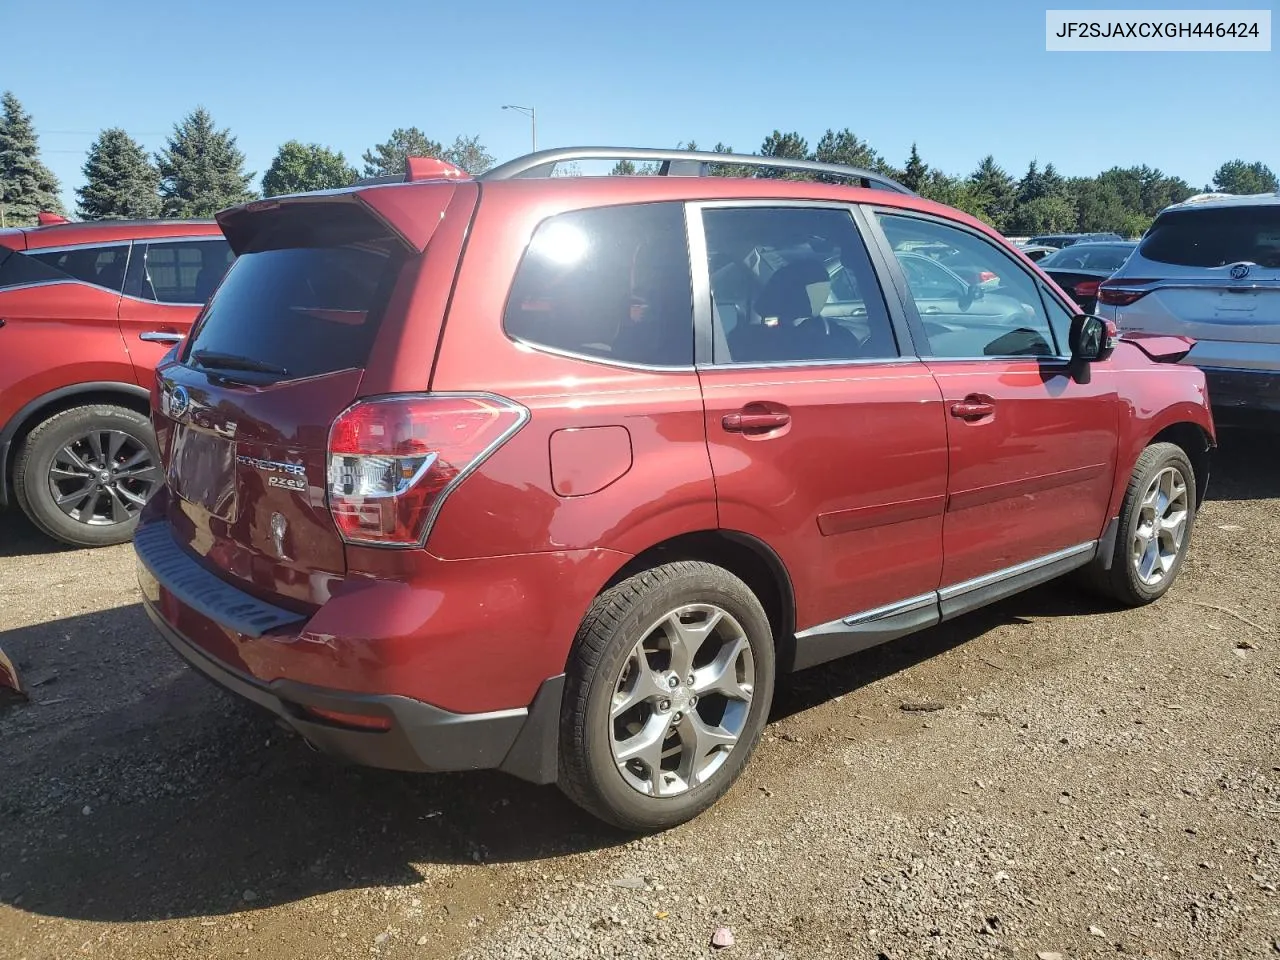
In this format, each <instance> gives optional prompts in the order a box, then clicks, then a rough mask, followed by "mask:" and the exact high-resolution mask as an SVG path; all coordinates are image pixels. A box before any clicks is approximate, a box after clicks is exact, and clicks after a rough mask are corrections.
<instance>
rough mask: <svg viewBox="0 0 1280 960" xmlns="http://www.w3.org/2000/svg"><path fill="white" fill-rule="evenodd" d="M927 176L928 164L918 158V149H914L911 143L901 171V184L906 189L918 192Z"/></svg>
mask: <svg viewBox="0 0 1280 960" xmlns="http://www.w3.org/2000/svg"><path fill="white" fill-rule="evenodd" d="M927 176H929V166H928V164H926V163H925V162H924V161H923V160H921V159H920V151H919V150H917V149H916V145H915V144H914V143H913V144H911V156H909V157H907V166H906V168H905V169H904V170H903V171H902V185H903V186H904V187H906V188H907V189H908V190H914V191H915V192H916V193H919V192H920V187H921V186H923V185H924V182H925V178H926V177H927Z"/></svg>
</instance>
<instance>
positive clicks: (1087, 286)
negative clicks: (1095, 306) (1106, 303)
mask: <svg viewBox="0 0 1280 960" xmlns="http://www.w3.org/2000/svg"><path fill="white" fill-rule="evenodd" d="M1098 282H1099V281H1097V280H1081V281H1080V282H1079V283H1077V284H1076V286H1075V290H1074V291H1073V292H1074V293H1075V295H1076V296H1077V297H1079V298H1081V299H1084V298H1085V297H1096V296H1097V295H1098Z"/></svg>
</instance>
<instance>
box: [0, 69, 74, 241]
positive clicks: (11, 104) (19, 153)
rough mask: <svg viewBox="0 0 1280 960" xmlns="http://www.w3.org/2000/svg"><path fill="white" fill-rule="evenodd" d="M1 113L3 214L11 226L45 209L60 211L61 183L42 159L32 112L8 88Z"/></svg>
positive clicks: (0, 198) (22, 223)
mask: <svg viewBox="0 0 1280 960" xmlns="http://www.w3.org/2000/svg"><path fill="white" fill-rule="evenodd" d="M2 103H3V112H2V113H0V214H3V219H4V223H5V224H6V225H8V226H25V225H28V224H33V223H35V222H36V215H37V214H39V213H41V212H42V211H48V212H49V213H58V214H61V213H63V212H64V208H63V206H62V200H61V198H60V197H59V196H58V194H59V192H60V190H61V185H60V184H59V183H58V178H57V177H55V176H54V175H53V171H52V170H50V169H49V168H48V167H46V166H45V165H44V164H43V163H41V162H40V143H39V138H38V137H37V136H36V130H35V126H34V125H33V124H32V122H31V114H29V113H27V112H26V111H25V110H23V109H22V104H21V103H20V102H19V101H18V98H17V97H16V96H14V95H13V94H12V93H11V92H9V91H8V90H6V91H5V93H4V96H3V98H2Z"/></svg>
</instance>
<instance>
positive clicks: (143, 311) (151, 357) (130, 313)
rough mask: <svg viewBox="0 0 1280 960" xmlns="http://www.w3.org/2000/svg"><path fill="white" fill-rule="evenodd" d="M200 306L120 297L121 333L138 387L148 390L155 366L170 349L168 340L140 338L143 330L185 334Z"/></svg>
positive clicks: (188, 331) (198, 312) (152, 381)
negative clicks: (164, 341) (165, 341)
mask: <svg viewBox="0 0 1280 960" xmlns="http://www.w3.org/2000/svg"><path fill="white" fill-rule="evenodd" d="M200 310H201V308H200V307H193V306H186V305H183V304H175V303H154V302H151V301H147V300H136V299H134V298H133V297H121V298H120V335H121V337H122V338H123V341H124V346H125V349H126V350H127V351H128V353H129V359H130V361H132V363H133V379H134V382H135V383H137V384H138V386H140V387H146V388H147V389H148V390H150V389H151V384H152V383H154V382H155V378H156V366H157V365H158V364H159V363H160V361H161V360H162V359H164V355H165V354H166V353H168V352H169V351H170V350H171V349H172V348H173V344H171V343H155V342H152V341H147V340H143V339H142V335H143V334H144V333H174V334H181V335H182V336H184V337H185V336H186V335H187V334H188V333H190V332H191V325H192V324H193V323H194V322H195V319H196V317H198V316H199V315H200Z"/></svg>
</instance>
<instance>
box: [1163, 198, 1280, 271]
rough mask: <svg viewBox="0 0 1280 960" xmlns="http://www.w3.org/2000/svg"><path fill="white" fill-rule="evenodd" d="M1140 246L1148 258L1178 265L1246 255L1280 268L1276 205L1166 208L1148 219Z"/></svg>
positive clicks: (1199, 264)
mask: <svg viewBox="0 0 1280 960" xmlns="http://www.w3.org/2000/svg"><path fill="white" fill-rule="evenodd" d="M1140 250H1141V253H1142V256H1143V257H1145V258H1146V259H1147V260H1152V261H1154V262H1156V263H1171V264H1175V265H1177V266H1182V267H1222V266H1226V265H1227V264H1229V263H1240V262H1241V261H1249V262H1252V263H1256V264H1258V265H1259V266H1264V267H1274V268H1280V205H1278V206H1270V205H1258V206H1251V207H1219V208H1217V209H1203V210H1179V211H1175V212H1172V213H1166V214H1164V215H1163V216H1161V217H1159V218H1158V219H1157V220H1156V222H1155V223H1154V224H1153V225H1152V227H1151V230H1150V231H1149V232H1148V233H1147V235H1146V237H1145V238H1143V241H1142V246H1141V248H1140Z"/></svg>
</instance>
